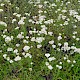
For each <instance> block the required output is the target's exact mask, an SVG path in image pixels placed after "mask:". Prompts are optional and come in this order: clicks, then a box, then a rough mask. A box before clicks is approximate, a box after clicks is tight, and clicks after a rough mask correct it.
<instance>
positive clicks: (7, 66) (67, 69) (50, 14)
mask: <svg viewBox="0 0 80 80" xmlns="http://www.w3.org/2000/svg"><path fill="white" fill-rule="evenodd" d="M28 1H30V0H10V2H5V0H4V1H1V2H0V5H1V4H2V3H3V4H4V6H0V9H3V11H2V12H0V21H3V22H5V23H6V24H7V27H5V26H4V25H0V35H1V36H0V80H80V52H79V53H77V52H75V53H74V54H71V52H73V51H72V50H69V51H67V52H65V51H63V50H61V47H62V46H63V45H64V43H65V42H68V44H69V46H70V47H71V46H72V44H73V43H74V44H75V45H73V46H75V47H76V48H79V49H80V24H79V23H80V21H79V20H80V19H79V20H78V19H76V18H75V17H74V15H72V16H70V15H69V14H70V13H69V10H75V11H76V12H78V16H80V6H79V5H80V2H79V1H78V0H68V1H66V0H64V1H63V2H62V0H60V1H57V0H54V1H52V0H41V1H40V3H39V4H37V6H34V5H36V2H37V1H36V0H32V1H31V2H34V3H31V4H29V3H28ZM44 1H49V2H48V3H47V4H46V5H45V4H44ZM67 2H70V4H68V5H66V4H67ZM52 3H55V4H56V5H57V6H55V7H51V4H52ZM62 3H63V4H62ZM40 4H42V5H43V7H41V8H38V5H40ZM61 4H62V6H61ZM18 8H19V9H18ZM39 9H40V10H42V11H43V12H42V13H38V11H39ZM59 9H60V10H59ZM62 10H66V11H67V12H65V13H63V12H62ZM44 11H45V13H44ZM13 13H17V14H21V17H26V19H25V20H24V22H25V24H24V25H19V24H18V22H19V21H20V19H21V17H17V16H15V15H13ZM25 13H28V14H30V16H27V15H25ZM39 14H40V16H44V15H45V16H46V18H45V19H44V20H43V21H42V23H39V24H36V23H34V24H33V23H31V22H29V21H28V20H29V19H32V20H33V21H34V22H36V21H38V20H39ZM60 14H62V15H61V16H63V15H64V16H66V18H65V19H62V18H59V17H60V16H59V15H60ZM34 16H37V17H36V18H33V17H34ZM5 17H6V18H5ZM13 19H16V21H15V22H14V23H12V20H13ZM50 19H53V23H50V24H45V23H44V22H45V21H47V20H50ZM67 19H70V21H68V20H67ZM65 21H68V24H67V25H65V24H64V22H65ZM47 23H48V22H47ZM41 25H45V26H46V27H47V29H46V31H47V33H48V32H53V35H52V36H50V35H49V34H47V35H46V34H44V33H45V32H44V33H42V34H40V33H39V31H41V29H42V28H41V27H40V26H41ZM61 25H62V26H61ZM75 25H76V26H77V28H73V27H74V26H75ZM17 26H18V27H19V29H15V28H16V27H17ZM5 29H7V31H6V32H5V33H3V32H4V30H5ZM34 29H36V30H37V31H38V33H32V34H30V32H29V31H34ZM74 31H76V32H77V34H75V36H76V38H79V40H78V41H77V40H76V38H75V39H74V38H72V36H73V32H74ZM21 32H24V34H23V36H24V38H23V39H18V38H17V35H18V34H20V33H21ZM59 33H61V34H62V35H61V36H62V39H61V40H60V41H59V40H57V38H58V36H59ZM3 35H7V36H13V37H14V38H13V40H12V41H11V42H9V43H6V42H5V38H3ZM26 36H28V37H29V38H28V39H26V38H25V37H26ZM64 36H66V38H64ZM32 37H36V38H37V37H44V38H45V40H43V41H42V42H41V43H38V42H35V41H34V42H33V41H31V38H32ZM23 40H27V41H28V43H23ZM51 40H54V45H56V48H52V45H51V44H49V41H51ZM18 43H19V44H20V46H19V47H16V46H15V45H16V44H18ZM58 43H61V44H62V46H61V47H59V46H58ZM38 44H40V45H42V47H41V48H37V45H38ZM5 45H6V46H5ZM25 45H28V46H30V47H31V46H33V47H32V48H31V49H30V50H29V51H28V52H25V53H30V54H31V55H32V58H30V57H29V56H28V57H27V58H25V57H24V56H23V55H22V52H24V50H23V47H24V46H25ZM8 47H11V48H13V50H15V49H17V50H18V51H19V56H20V57H21V60H19V61H15V60H14V58H15V57H16V56H17V55H16V54H14V52H13V51H10V52H8V51H7V48H8ZM57 49H60V51H58V50H57ZM46 53H49V54H50V56H51V57H52V56H54V57H55V58H56V60H53V61H49V60H48V58H46V57H45V54H46ZM4 54H7V55H8V57H10V59H12V60H13V61H14V62H13V63H10V62H9V61H8V60H7V59H4V58H3V55H4ZM64 57H68V58H67V60H70V61H71V62H70V63H68V62H67V60H64ZM74 60H75V61H76V63H73V61H74ZM45 62H49V64H50V65H51V66H52V67H53V69H52V70H50V69H49V68H48V66H46V65H45ZM60 62H62V64H59V63H60ZM32 63H33V64H32ZM56 65H60V66H62V68H61V69H58V68H57V67H56ZM72 65H74V66H73V67H72Z"/></svg>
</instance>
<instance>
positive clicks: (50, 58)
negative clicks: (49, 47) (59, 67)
mask: <svg viewBox="0 0 80 80" xmlns="http://www.w3.org/2000/svg"><path fill="white" fill-rule="evenodd" d="M55 59H56V58H55V57H49V58H48V60H49V61H53V60H55Z"/></svg>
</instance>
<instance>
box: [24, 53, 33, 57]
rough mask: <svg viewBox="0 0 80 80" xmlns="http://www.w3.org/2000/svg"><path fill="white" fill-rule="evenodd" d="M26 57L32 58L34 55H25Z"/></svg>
mask: <svg viewBox="0 0 80 80" xmlns="http://www.w3.org/2000/svg"><path fill="white" fill-rule="evenodd" d="M24 57H25V58H26V57H29V58H32V55H31V54H29V53H27V54H25V55H24Z"/></svg>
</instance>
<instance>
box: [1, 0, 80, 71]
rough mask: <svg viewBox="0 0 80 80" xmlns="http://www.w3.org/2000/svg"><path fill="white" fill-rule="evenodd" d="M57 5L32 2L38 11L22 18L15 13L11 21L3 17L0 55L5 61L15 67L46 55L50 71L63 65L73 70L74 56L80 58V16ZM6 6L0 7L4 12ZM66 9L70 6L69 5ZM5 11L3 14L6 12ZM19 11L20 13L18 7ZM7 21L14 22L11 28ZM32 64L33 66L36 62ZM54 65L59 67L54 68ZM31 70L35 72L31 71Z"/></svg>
mask: <svg viewBox="0 0 80 80" xmlns="http://www.w3.org/2000/svg"><path fill="white" fill-rule="evenodd" d="M57 2H58V0H56V2H53V3H50V2H49V1H44V2H43V3H41V2H40V0H35V1H31V0H29V1H28V4H29V5H32V6H33V8H36V9H37V11H32V12H28V11H27V12H24V13H23V14H22V13H20V12H14V13H12V14H11V15H9V16H10V17H9V18H10V19H11V20H10V19H9V18H8V17H6V16H5V15H3V16H4V19H1V21H0V27H1V28H0V29H2V33H1V39H2V41H3V42H2V44H1V45H2V46H1V50H0V53H3V58H4V59H5V60H7V61H9V62H10V63H13V62H16V61H20V60H22V59H24V58H28V57H29V58H30V59H31V60H33V56H35V58H36V57H38V56H41V55H43V56H44V57H45V60H44V61H45V66H47V68H48V69H50V70H52V69H53V68H54V67H56V68H58V69H62V68H63V63H64V62H66V63H69V64H71V66H72V67H73V66H74V64H75V63H76V60H75V59H74V57H73V56H72V55H73V54H75V53H79V54H80V32H79V31H78V30H79V29H80V27H79V25H76V24H78V23H79V21H80V15H79V12H78V11H75V10H73V9H68V8H67V7H66V6H65V7H64V3H63V1H62V2H61V4H60V5H59V6H60V7H58V5H57ZM8 3H9V6H11V5H12V4H11V3H10V1H9V2H8ZM4 5H6V4H4V3H1V4H0V7H2V8H3V7H4ZM66 5H70V2H67V3H66ZM57 7H58V9H57ZM2 8H1V9H0V13H1V14H2V13H3V12H4V11H5V9H4V8H3V9H2ZM16 10H17V11H19V7H18V6H16ZM33 12H34V13H35V14H33ZM6 19H9V21H11V22H10V23H9V24H8V21H7V20H6ZM3 27H5V28H3ZM78 43H79V44H78ZM3 48H4V49H3ZM37 50H39V51H43V54H42V53H41V54H39V55H38V53H36V54H35V52H38V51H37ZM36 55H37V56H36ZM43 56H42V57H43ZM32 62H33V64H34V60H33V61H32ZM52 62H54V63H56V65H55V66H53V63H52ZM29 70H30V71H32V68H29Z"/></svg>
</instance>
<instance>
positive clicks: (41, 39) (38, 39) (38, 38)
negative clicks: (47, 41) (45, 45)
mask: <svg viewBox="0 0 80 80" xmlns="http://www.w3.org/2000/svg"><path fill="white" fill-rule="evenodd" d="M43 40H44V38H43V37H37V38H36V42H38V43H41V42H42V41H43Z"/></svg>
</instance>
